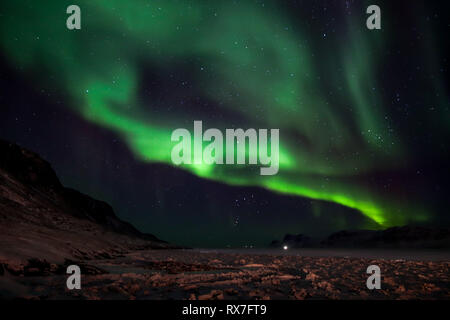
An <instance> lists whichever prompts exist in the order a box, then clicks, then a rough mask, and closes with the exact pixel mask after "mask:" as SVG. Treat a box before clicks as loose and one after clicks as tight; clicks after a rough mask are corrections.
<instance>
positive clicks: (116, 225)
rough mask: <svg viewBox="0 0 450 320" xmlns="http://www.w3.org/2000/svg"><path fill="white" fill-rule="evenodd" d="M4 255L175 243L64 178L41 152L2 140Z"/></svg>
mask: <svg viewBox="0 0 450 320" xmlns="http://www.w3.org/2000/svg"><path fill="white" fill-rule="evenodd" d="M0 243H1V245H0V260H4V261H5V260H6V261H10V262H11V261H12V260H13V261H17V262H19V261H23V260H27V259H30V258H38V259H47V260H49V261H63V260H64V259H78V260H79V259H91V258H96V257H108V256H112V255H116V254H121V253H123V252H126V251H129V250H134V249H143V248H169V247H172V246H171V245H169V244H167V243H166V242H164V241H161V240H159V239H157V238H156V237H155V236H153V235H150V234H144V233H141V232H140V231H138V230H137V229H136V228H134V227H133V226H132V225H131V224H129V223H127V222H124V221H122V220H120V219H119V218H118V217H117V216H116V215H115V214H114V211H113V209H112V208H111V206H109V205H108V204H107V203H105V202H103V201H98V200H95V199H93V198H91V197H89V196H87V195H84V194H82V193H80V192H78V191H76V190H73V189H69V188H65V187H63V186H62V185H61V183H60V182H59V180H58V178H57V176H56V174H55V172H54V171H53V169H52V168H51V166H50V164H49V163H47V162H46V161H45V160H43V159H42V158H40V157H39V156H38V155H37V154H35V153H33V152H31V151H28V150H26V149H23V148H21V147H19V146H17V145H15V144H12V143H8V142H6V141H3V140H0Z"/></svg>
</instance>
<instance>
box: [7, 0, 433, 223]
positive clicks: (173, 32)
mask: <svg viewBox="0 0 450 320" xmlns="http://www.w3.org/2000/svg"><path fill="white" fill-rule="evenodd" d="M72 2H73V1H70V2H69V1H39V2H37V1H31V0H30V1H8V2H6V1H4V2H2V4H1V8H2V12H3V13H4V12H8V13H13V14H11V15H6V14H4V15H3V16H2V19H1V20H0V26H1V46H2V51H3V54H4V55H5V57H7V58H8V59H9V60H10V61H11V62H12V63H14V65H15V66H16V68H17V70H20V71H21V72H23V73H24V74H28V75H32V76H33V77H36V78H38V79H40V81H39V82H38V83H39V84H40V85H41V88H43V89H45V90H48V91H49V92H54V93H58V94H60V95H63V96H67V97H68V99H67V100H68V101H70V105H69V104H68V105H67V107H70V108H71V109H72V110H73V111H74V112H76V113H78V114H79V115H81V116H82V117H83V118H85V119H86V120H88V121H90V122H92V123H95V124H97V125H99V126H102V127H104V128H107V129H110V130H112V131H114V132H115V133H116V134H117V135H119V136H120V137H121V138H122V139H123V140H124V141H125V142H126V143H127V145H128V146H129V148H130V149H131V150H132V151H133V153H134V154H135V156H136V157H137V158H138V159H139V160H141V161H146V162H161V163H167V164H171V159H170V154H171V149H172V147H173V145H174V143H173V142H171V140H170V137H171V133H172V131H173V130H174V129H176V128H179V127H186V128H188V129H191V128H192V125H193V120H204V121H203V123H204V127H216V128H230V127H241V128H243V129H246V128H279V129H280V170H279V173H278V174H277V175H275V176H260V175H259V174H258V171H257V170H256V169H257V168H254V167H249V166H220V165H215V166H214V165H195V166H185V167H184V169H186V170H189V171H191V172H192V173H194V174H196V175H198V176H200V177H202V178H206V179H213V180H217V181H221V182H224V183H227V184H230V185H246V186H247V185H248V186H260V187H264V188H267V189H270V190H272V191H275V192H281V193H286V194H292V195H298V196H302V197H308V198H312V199H318V200H326V201H332V202H336V203H338V204H341V205H344V206H347V207H351V208H354V209H356V210H358V211H360V212H361V213H362V214H364V215H365V216H367V217H369V218H370V219H371V220H372V221H373V222H375V223H376V225H378V226H379V227H380V228H382V227H388V226H393V225H401V224H405V223H409V222H418V221H424V220H426V219H427V218H428V216H429V215H430V213H429V212H426V210H425V209H424V208H422V207H421V206H420V205H418V204H417V203H415V204H408V203H404V202H400V201H399V200H396V199H395V198H393V197H392V196H390V195H389V194H383V193H382V191H381V190H377V189H375V188H373V187H370V185H369V184H368V183H367V184H365V183H364V181H363V183H361V181H362V180H363V177H364V175H366V174H369V173H370V172H372V171H373V170H395V168H396V167H397V166H400V164H402V163H405V162H407V161H408V154H407V151H406V148H405V147H404V145H403V144H402V141H401V139H400V138H399V137H398V136H396V134H395V130H393V127H392V124H390V123H389V120H388V117H387V116H386V115H387V114H388V112H387V110H386V107H385V106H384V105H383V102H382V98H381V97H380V96H379V94H378V91H376V90H373V89H372V88H374V87H376V86H377V83H376V70H377V68H378V65H379V64H381V63H382V61H380V59H379V55H378V54H377V53H378V52H379V51H380V50H381V48H382V46H383V45H384V44H385V43H386V41H388V39H386V33H384V32H381V31H380V32H370V33H369V32H367V29H365V28H363V26H361V27H360V28H351V26H354V24H355V23H359V22H355V21H351V20H350V17H349V18H348V19H349V21H348V24H347V26H342V29H343V30H342V31H341V32H342V35H341V36H339V37H335V38H331V37H330V38H329V39H327V41H328V42H327V43H324V44H321V46H322V47H321V48H319V47H318V45H317V42H318V41H319V40H321V39H320V37H321V35H320V34H308V29H307V27H306V23H305V28H304V29H303V28H300V27H299V24H300V23H299V22H298V21H293V17H292V16H289V14H288V13H287V12H285V10H284V11H283V10H282V9H281V8H279V7H277V5H276V4H275V3H273V4H272V5H270V4H266V5H265V6H261V5H260V4H259V5H257V3H256V2H240V3H239V4H235V3H232V2H231V1H222V2H215V1H167V0H165V1H156V0H152V1H123V0H95V1H84V0H77V1H75V3H76V4H77V5H79V6H80V8H81V11H82V29H81V30H79V31H69V30H67V29H66V27H65V23H66V18H67V16H68V15H67V14H66V8H67V6H68V5H70V4H72ZM351 30H353V31H351ZM354 30H356V31H354ZM315 38H319V40H314V39H315ZM322 42H323V41H322ZM143 66H150V67H154V66H157V69H156V67H155V69H156V71H157V72H159V73H163V74H165V75H168V74H171V73H174V72H178V73H180V71H177V70H178V69H177V68H178V67H179V66H181V67H182V70H184V71H185V72H189V74H188V75H186V79H188V81H187V82H186V83H185V84H182V85H185V86H187V88H186V89H184V91H180V90H179V91H175V92H170V91H168V92H161V93H158V94H159V97H163V99H155V100H154V101H142V99H140V95H139V94H140V92H141V91H142V85H145V83H144V84H142V83H141V73H142V68H143ZM39 89H40V88H39ZM144 89H145V88H144ZM180 92H181V93H180ZM324 92H327V94H326V95H325V94H323V93H324ZM198 95H200V96H201V97H203V99H205V100H207V101H210V102H211V104H214V105H216V106H219V107H220V108H221V109H222V110H227V112H230V113H231V114H233V115H235V116H234V117H233V118H232V119H233V120H229V119H226V118H220V117H215V118H212V117H208V119H209V118H211V119H210V120H207V121H205V119H206V118H207V116H204V115H203V114H202V111H201V110H197V109H194V111H190V110H185V113H183V112H182V110H181V109H179V108H177V109H175V110H174V111H170V107H171V105H174V104H179V101H180V100H181V99H187V100H189V99H190V100H191V101H193V100H195V98H194V96H198ZM331 98H332V99H331ZM186 108H187V109H188V107H186ZM162 110H165V112H164V111H162ZM196 111H198V113H196ZM218 113H220V111H219V112H218ZM209 114H211V113H209ZM236 119H239V120H236Z"/></svg>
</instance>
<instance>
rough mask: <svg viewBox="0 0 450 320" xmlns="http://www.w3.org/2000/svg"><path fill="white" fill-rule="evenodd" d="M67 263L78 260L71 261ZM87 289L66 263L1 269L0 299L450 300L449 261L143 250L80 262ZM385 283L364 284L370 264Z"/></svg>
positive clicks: (37, 263)
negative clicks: (71, 277)
mask: <svg viewBox="0 0 450 320" xmlns="http://www.w3.org/2000/svg"><path fill="white" fill-rule="evenodd" d="M66 263H74V262H70V261H66ZM78 264H79V265H80V267H81V270H82V277H81V286H82V288H81V290H68V289H67V288H66V279H67V277H68V275H66V274H65V266H64V265H56V264H49V263H47V262H45V261H39V260H33V261H29V262H28V264H24V265H16V266H8V265H2V267H0V274H1V275H0V295H1V296H0V297H2V298H18V297H20V298H26V299H156V300H159V299H191V300H194V299H198V300H210V299H212V300H214V299H219V300H220V299H252V300H256V299H299V300H302V299H450V272H449V271H450V262H448V261H447V262H432V261H430V262H418V261H405V260H382V259H377V260H373V259H359V258H337V257H332V258H331V257H330V258H321V257H299V256H289V255H271V254H261V255H260V254H241V253H217V252H206V253H205V252H201V251H198V250H143V251H136V252H133V253H128V254H124V255H121V256H116V257H109V258H108V257H107V258H102V259H97V260H88V261H84V262H78ZM372 264H376V265H378V266H379V267H380V269H381V274H382V278H381V289H380V290H369V289H367V287H366V280H367V277H368V276H369V275H367V274H366V269H367V266H369V265H372Z"/></svg>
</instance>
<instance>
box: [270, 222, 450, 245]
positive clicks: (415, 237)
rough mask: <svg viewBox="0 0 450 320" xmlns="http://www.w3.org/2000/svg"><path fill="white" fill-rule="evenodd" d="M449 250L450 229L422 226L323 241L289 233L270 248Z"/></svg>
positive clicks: (345, 233)
mask: <svg viewBox="0 0 450 320" xmlns="http://www.w3.org/2000/svg"><path fill="white" fill-rule="evenodd" d="M284 246H287V247H289V248H322V247H323V248H414V249H425V248H428V249H444V248H445V249H448V248H450V229H448V228H431V227H422V226H402V227H392V228H388V229H385V230H377V231H374V230H343V231H338V232H335V233H332V234H331V235H329V236H328V237H326V238H324V239H320V238H311V237H309V236H307V235H304V234H298V235H292V234H286V235H285V236H284V238H283V240H281V241H280V240H273V241H272V242H271V243H270V247H274V248H281V247H284Z"/></svg>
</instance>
